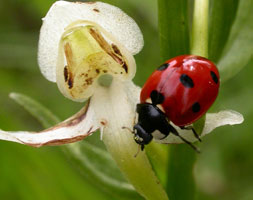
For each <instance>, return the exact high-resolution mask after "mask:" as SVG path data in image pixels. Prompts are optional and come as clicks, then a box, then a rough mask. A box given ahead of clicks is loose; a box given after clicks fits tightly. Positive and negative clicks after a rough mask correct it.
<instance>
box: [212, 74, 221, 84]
mask: <svg viewBox="0 0 253 200" xmlns="http://www.w3.org/2000/svg"><path fill="white" fill-rule="evenodd" d="M210 74H211V77H212V79H213V81H214V82H215V83H216V84H217V83H218V82H219V79H218V77H217V75H216V74H215V73H214V72H213V71H211V72H210Z"/></svg>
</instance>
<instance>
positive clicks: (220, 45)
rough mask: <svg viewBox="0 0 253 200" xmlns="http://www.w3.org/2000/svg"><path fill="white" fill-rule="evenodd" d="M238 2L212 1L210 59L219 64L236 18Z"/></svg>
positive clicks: (235, 0)
mask: <svg viewBox="0 0 253 200" xmlns="http://www.w3.org/2000/svg"><path fill="white" fill-rule="evenodd" d="M237 8H238V0H222V1H221V0H211V1H210V16H209V59H210V60H212V61H213V62H217V61H218V60H219V58H220V57H221V53H222V51H223V49H224V47H225V44H226V42H227V40H228V35H229V33H230V30H231V27H232V25H233V22H234V19H235V17H236V12H237Z"/></svg>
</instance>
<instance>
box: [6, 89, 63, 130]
mask: <svg viewBox="0 0 253 200" xmlns="http://www.w3.org/2000/svg"><path fill="white" fill-rule="evenodd" d="M10 98H12V99H13V100H14V101H16V102H17V103H18V104H19V105H21V106H23V107H24V109H25V110H27V111H28V112H29V113H30V114H31V115H32V116H33V117H35V118H36V119H37V120H38V121H39V122H40V123H41V124H42V125H43V127H45V128H48V127H50V126H52V125H54V124H56V123H58V122H60V120H59V119H58V117H56V116H55V115H54V114H53V113H52V112H51V111H49V110H48V109H47V108H46V107H44V106H43V105H41V104H40V103H38V102H37V101H35V100H33V99H32V98H30V97H28V96H26V95H23V94H19V93H11V94H10Z"/></svg>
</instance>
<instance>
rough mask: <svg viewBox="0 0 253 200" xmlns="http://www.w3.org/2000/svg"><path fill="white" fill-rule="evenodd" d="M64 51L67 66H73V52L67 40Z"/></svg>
mask: <svg viewBox="0 0 253 200" xmlns="http://www.w3.org/2000/svg"><path fill="white" fill-rule="evenodd" d="M64 53H65V56H66V60H67V63H68V66H73V64H74V61H73V52H72V49H71V46H70V44H69V43H68V42H67V43H66V44H65V45H64Z"/></svg>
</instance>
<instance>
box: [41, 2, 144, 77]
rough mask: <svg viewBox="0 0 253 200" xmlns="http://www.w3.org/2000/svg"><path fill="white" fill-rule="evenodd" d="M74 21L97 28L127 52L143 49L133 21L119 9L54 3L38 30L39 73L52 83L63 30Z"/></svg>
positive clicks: (134, 52)
mask: <svg viewBox="0 0 253 200" xmlns="http://www.w3.org/2000/svg"><path fill="white" fill-rule="evenodd" d="M78 21H88V22H92V23H94V24H97V25H99V26H100V27H102V28H103V29H104V30H106V31H107V32H108V33H109V34H111V35H113V37H114V38H115V39H116V40H117V41H118V42H119V43H120V44H122V45H123V46H125V48H126V49H127V50H128V51H129V52H130V53H131V54H133V55H134V54H137V53H138V52H139V51H140V50H141V49H142V47H143V36H142V33H141V31H140V29H139V27H138V25H137V24H136V23H135V21H134V20H133V19H132V18H131V17H129V16H128V15H126V14H125V13H124V12H123V11H122V10H120V9H119V8H117V7H115V6H112V5H109V4H106V3H102V2H91V3H79V2H75V3H72V2H66V1H57V2H55V3H54V4H53V5H52V7H51V8H50V10H49V11H48V13H47V15H46V17H45V18H44V19H43V25H42V27H41V31H40V40H39V52H38V62H39V65H40V70H41V72H42V74H43V75H44V76H45V77H46V78H47V79H48V80H50V81H53V82H55V81H56V64H57V57H58V45H59V41H60V39H61V36H62V34H63V32H65V31H66V28H67V27H68V26H69V25H71V24H73V23H74V22H78Z"/></svg>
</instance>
